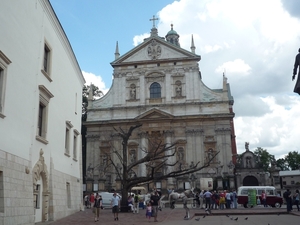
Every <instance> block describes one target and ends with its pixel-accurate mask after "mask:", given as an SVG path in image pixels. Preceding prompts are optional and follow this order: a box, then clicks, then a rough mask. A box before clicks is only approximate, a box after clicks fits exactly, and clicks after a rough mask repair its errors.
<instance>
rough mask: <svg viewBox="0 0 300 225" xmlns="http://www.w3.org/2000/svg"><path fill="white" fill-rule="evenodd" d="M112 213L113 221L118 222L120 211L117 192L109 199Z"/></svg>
mask: <svg viewBox="0 0 300 225" xmlns="http://www.w3.org/2000/svg"><path fill="white" fill-rule="evenodd" d="M111 207H112V212H113V214H114V218H115V220H119V217H118V215H119V209H120V197H119V196H118V195H117V192H114V194H113V197H112V199H111Z"/></svg>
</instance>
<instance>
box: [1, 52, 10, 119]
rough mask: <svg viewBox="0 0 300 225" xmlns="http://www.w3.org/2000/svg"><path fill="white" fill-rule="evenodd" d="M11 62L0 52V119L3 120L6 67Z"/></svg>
mask: <svg viewBox="0 0 300 225" xmlns="http://www.w3.org/2000/svg"><path fill="white" fill-rule="evenodd" d="M10 63H11V61H10V60H9V59H8V58H7V57H6V55H5V54H4V53H3V52H2V51H1V50H0V118H4V117H5V116H4V100H5V88H6V76H7V67H8V65H9V64H10Z"/></svg>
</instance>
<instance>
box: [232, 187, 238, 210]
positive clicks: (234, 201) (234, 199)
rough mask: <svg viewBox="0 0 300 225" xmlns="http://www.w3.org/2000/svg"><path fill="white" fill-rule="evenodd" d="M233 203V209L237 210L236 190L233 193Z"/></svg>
mask: <svg viewBox="0 0 300 225" xmlns="http://www.w3.org/2000/svg"><path fill="white" fill-rule="evenodd" d="M232 201H233V208H234V209H237V194H236V190H235V189H234V190H233V192H232Z"/></svg>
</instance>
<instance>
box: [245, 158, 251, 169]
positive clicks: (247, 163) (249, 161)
mask: <svg viewBox="0 0 300 225" xmlns="http://www.w3.org/2000/svg"><path fill="white" fill-rule="evenodd" d="M251 159H252V157H251V156H247V157H246V168H252V163H251Z"/></svg>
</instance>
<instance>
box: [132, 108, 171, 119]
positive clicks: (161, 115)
mask: <svg viewBox="0 0 300 225" xmlns="http://www.w3.org/2000/svg"><path fill="white" fill-rule="evenodd" d="M173 118H174V116H173V115H171V114H169V113H166V112H163V111H161V110H158V109H151V110H149V111H147V112H145V113H143V114H141V115H139V116H138V117H137V118H136V119H138V120H153V119H155V120H160V119H173Z"/></svg>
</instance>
